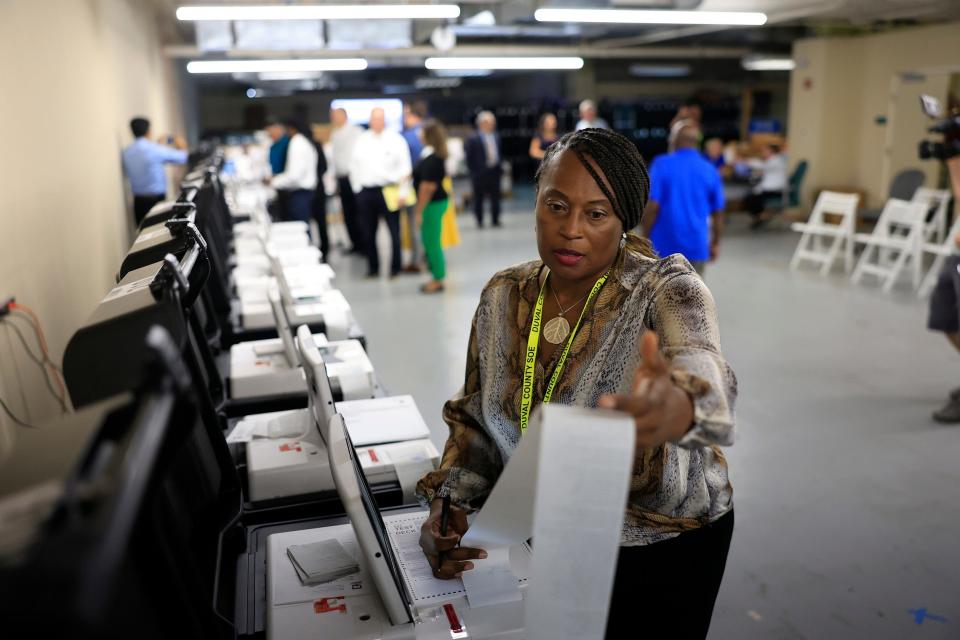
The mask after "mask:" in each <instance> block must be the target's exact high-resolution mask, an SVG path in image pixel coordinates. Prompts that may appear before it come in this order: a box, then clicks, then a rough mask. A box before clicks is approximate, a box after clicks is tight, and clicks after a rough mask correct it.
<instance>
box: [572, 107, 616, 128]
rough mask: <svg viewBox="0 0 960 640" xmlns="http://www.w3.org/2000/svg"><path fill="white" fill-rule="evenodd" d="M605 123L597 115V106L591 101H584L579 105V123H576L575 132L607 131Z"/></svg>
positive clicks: (607, 126)
mask: <svg viewBox="0 0 960 640" xmlns="http://www.w3.org/2000/svg"><path fill="white" fill-rule="evenodd" d="M609 128H610V125H608V124H607V121H606V120H604V119H603V118H601V117H600V116H598V115H597V105H596V104H594V103H593V100H584V101H583V102H581V103H580V122H578V123H577V131H580V129H609Z"/></svg>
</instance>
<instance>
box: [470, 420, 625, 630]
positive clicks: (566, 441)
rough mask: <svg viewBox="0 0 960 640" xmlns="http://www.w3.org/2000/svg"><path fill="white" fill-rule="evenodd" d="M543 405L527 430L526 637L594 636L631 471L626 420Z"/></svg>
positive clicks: (603, 617)
mask: <svg viewBox="0 0 960 640" xmlns="http://www.w3.org/2000/svg"><path fill="white" fill-rule="evenodd" d="M543 409H545V410H543V411H541V412H540V414H539V420H538V424H537V425H535V426H531V428H530V429H528V433H529V432H530V431H532V430H533V429H538V430H540V431H542V437H541V441H540V464H539V468H538V470H537V483H536V486H537V488H538V491H537V496H536V504H535V508H534V530H533V546H534V554H533V564H532V572H531V575H532V576H533V581H532V582H531V585H530V590H529V593H528V594H527V602H526V628H527V633H528V635H527V638H528V639H529V640H564V639H567V638H569V639H570V640H574V639H575V640H589V639H593V638H595V639H596V640H601V639H602V638H603V637H604V632H605V628H606V622H607V611H608V609H609V605H610V593H611V591H612V588H613V576H614V572H615V570H616V565H617V554H618V552H619V545H620V532H621V528H622V525H623V514H624V509H625V507H626V502H627V493H628V491H629V487H630V477H631V473H632V469H633V460H634V424H633V421H632V420H631V419H630V417H629V416H627V415H626V414H623V413H619V412H614V411H604V410H597V409H581V408H574V407H563V406H559V405H547V406H546V407H543ZM511 463H512V460H511ZM485 508H486V507H485Z"/></svg>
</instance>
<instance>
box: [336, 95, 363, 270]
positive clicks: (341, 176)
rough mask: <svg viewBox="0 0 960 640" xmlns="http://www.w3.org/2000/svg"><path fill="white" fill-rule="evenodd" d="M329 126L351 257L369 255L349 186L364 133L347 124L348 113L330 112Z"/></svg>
mask: <svg viewBox="0 0 960 640" xmlns="http://www.w3.org/2000/svg"><path fill="white" fill-rule="evenodd" d="M330 123H331V124H332V125H333V133H331V134H330V153H331V155H332V156H333V167H334V171H335V173H336V176H337V189H338V191H339V192H340V205H341V210H342V211H343V224H344V225H346V227H347V236H349V238H350V245H351V246H352V248H351V249H350V253H362V254H363V255H366V250H365V249H364V247H363V234H361V233H360V230H359V224H360V221H359V219H358V216H359V214H358V213H357V198H356V196H355V195H354V193H353V187H351V186H350V160H351V158H353V150H354V147H355V146H356V144H357V139H358V138H359V137H360V135H361V134H362V133H363V129H361V128H360V127H358V126H357V125H355V124H351V123H350V122H349V121H348V120H347V110H346V109H331V110H330Z"/></svg>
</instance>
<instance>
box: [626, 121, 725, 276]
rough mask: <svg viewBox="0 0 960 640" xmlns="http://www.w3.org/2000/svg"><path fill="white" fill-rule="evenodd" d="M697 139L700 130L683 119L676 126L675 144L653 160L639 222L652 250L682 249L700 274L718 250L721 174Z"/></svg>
mask: <svg viewBox="0 0 960 640" xmlns="http://www.w3.org/2000/svg"><path fill="white" fill-rule="evenodd" d="M699 143H700V130H699V128H698V126H697V124H696V123H694V122H692V121H688V122H687V123H686V124H684V125H682V126H681V127H680V128H679V129H678V130H677V131H676V134H675V138H674V149H675V150H674V151H673V152H672V153H669V154H667V155H664V156H660V157H659V158H657V159H656V160H655V161H654V163H653V166H651V168H650V199H649V201H648V203H647V208H646V210H645V211H644V216H643V227H644V230H645V231H646V233H647V237H649V238H650V241H651V242H652V243H653V246H654V248H655V249H656V250H657V253H659V254H660V255H661V256H664V257H666V256H669V255H672V254H674V253H679V254H682V255H683V256H684V257H685V258H686V259H687V260H689V261H690V264H692V265H693V268H694V269H696V270H697V273H699V274H700V275H703V272H704V269H705V267H706V265H707V262H709V261H712V260H714V259H716V257H717V253H718V251H719V247H720V235H721V234H722V233H723V206H724V203H723V183H722V182H721V180H720V174H719V173H718V172H717V169H716V168H715V167H714V166H713V165H711V164H710V163H709V162H708V161H707V160H705V159H704V157H703V156H702V155H701V154H700V150H699V148H698V147H699ZM711 222H712V224H711Z"/></svg>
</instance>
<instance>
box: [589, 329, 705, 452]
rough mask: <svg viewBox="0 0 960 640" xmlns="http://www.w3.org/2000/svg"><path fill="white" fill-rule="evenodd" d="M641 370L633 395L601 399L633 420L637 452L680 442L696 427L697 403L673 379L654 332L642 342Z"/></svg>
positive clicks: (637, 374) (635, 380) (638, 373)
mask: <svg viewBox="0 0 960 640" xmlns="http://www.w3.org/2000/svg"><path fill="white" fill-rule="evenodd" d="M640 358H641V360H640V367H639V368H638V369H637V373H636V375H634V378H633V387H632V389H633V392H632V393H631V394H629V395H612V394H608V395H605V396H603V397H601V398H600V402H599V406H600V407H602V408H604V409H615V410H617V411H624V412H626V413H629V414H630V415H631V416H633V421H634V424H635V425H636V447H637V449H638V450H639V449H649V448H652V447H656V446H659V445H661V444H664V443H665V442H676V441H677V440H679V439H680V438H682V437H683V436H684V434H685V433H686V432H687V431H688V430H689V429H690V427H691V426H692V425H693V400H692V399H691V398H690V396H689V395H687V392H686V391H684V390H683V389H681V388H680V387H678V386H677V385H676V384H674V382H673V380H672V379H671V378H670V365H669V363H668V362H667V360H666V359H665V358H664V357H663V355H662V354H661V353H660V348H659V340H658V338H657V334H656V333H654V332H653V331H647V332H646V333H644V335H643V337H642V338H641V339H640Z"/></svg>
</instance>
